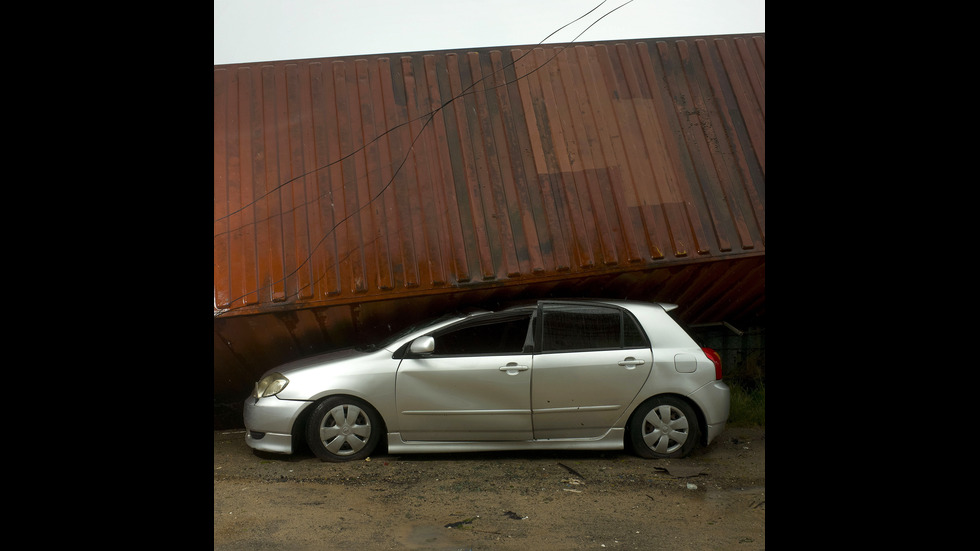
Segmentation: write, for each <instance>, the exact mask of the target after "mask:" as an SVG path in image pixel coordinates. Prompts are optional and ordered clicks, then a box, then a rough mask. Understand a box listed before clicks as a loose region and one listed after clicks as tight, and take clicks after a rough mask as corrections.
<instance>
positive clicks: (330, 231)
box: [214, 0, 633, 317]
mask: <svg viewBox="0 0 980 551" xmlns="http://www.w3.org/2000/svg"><path fill="white" fill-rule="evenodd" d="M606 1H607V0H602V2H600V3H599V4H597V5H596V6H595V7H593V8H592V9H590V10H589V11H588V12H586V13H584V14H583V15H581V16H579V17H577V18H576V19H574V20H572V21H570V22H568V23H566V24H565V25H563V26H561V27H559V28H558V29H556V30H555V31H553V32H552V33H550V34H549V35H548V36H546V37H545V38H543V39H542V40H541V41H540V42H538V43H537V44H538V45H541V44H544V42H546V41H547V40H548V39H550V38H551V37H552V36H554V35H555V34H557V33H559V32H561V31H562V30H564V29H566V28H567V27H569V26H571V25H574V24H575V23H577V22H579V21H581V20H582V19H584V18H586V17H588V16H589V15H590V14H592V13H594V12H595V11H596V10H598V9H599V8H600V7H602V6H603V5H604V4H605V3H606ZM632 2H633V0H627V1H626V2H624V3H622V4H620V5H619V6H616V7H615V8H613V9H611V10H609V11H607V12H605V13H604V14H602V15H601V16H600V17H598V18H597V19H596V20H595V21H593V22H592V23H590V24H589V25H588V26H587V27H586V28H585V29H583V30H582V31H581V32H579V33H578V34H577V35H575V37H574V38H573V39H572V40H570V41H568V43H574V42H576V41H577V40H578V39H579V38H581V37H582V35H583V34H585V33H586V32H587V31H588V30H589V29H591V28H592V27H593V26H595V25H596V24H597V23H598V22H599V21H601V20H603V19H604V18H606V17H607V16H609V15H611V14H612V13H614V12H615V11H617V10H619V9H621V8H623V7H624V6H626V5H628V4H630V3H632ZM555 49H556V51H555V52H554V53H553V54H552V55H551V56H550V57H549V58H547V59H545V60H544V61H543V62H542V63H540V64H539V65H537V66H536V67H534V68H533V69H531V70H530V71H528V72H527V73H524V74H522V75H519V76H517V77H516V78H514V79H513V80H510V81H504V82H502V83H501V84H496V85H493V86H489V87H488V86H486V85H485V84H484V86H483V87H482V88H480V89H479V90H476V89H475V87H476V86H477V85H478V84H480V83H484V82H485V81H487V79H489V78H490V77H493V76H495V75H496V74H498V73H500V72H502V71H504V70H505V69H508V68H510V67H512V66H515V65H516V64H517V63H518V62H520V61H521V60H522V59H523V58H524V57H525V56H527V55H528V54H530V53H531V52H532V51H533V50H528V51H526V52H524V53H523V54H521V55H520V56H519V57H517V58H516V59H514V60H513V61H511V62H510V63H508V64H506V65H504V66H503V67H501V68H500V69H497V70H496V71H494V72H492V73H490V74H487V75H486V76H483V77H481V78H480V79H478V80H475V81H474V82H473V83H471V84H470V85H469V86H467V87H466V88H464V89H463V90H462V91H461V92H459V93H458V94H456V95H454V96H453V97H451V98H450V99H448V100H446V101H444V102H443V103H442V104H440V105H439V106H438V107H436V108H435V109H433V110H432V111H429V112H428V113H425V114H423V115H420V116H418V117H416V118H414V119H411V120H408V121H406V122H403V123H400V124H397V125H395V126H393V127H391V128H388V129H387V130H385V131H384V132H382V133H381V134H379V135H377V136H375V137H374V138H372V139H370V140H369V141H367V142H366V143H364V144H363V145H361V146H360V147H358V148H356V149H355V150H353V151H351V152H349V153H347V154H345V155H342V156H341V157H339V158H337V159H335V160H333V161H331V162H329V163H327V164H324V165H322V166H319V167H316V168H314V169H312V170H309V171H307V172H305V173H303V174H300V175H298V176H295V177H293V178H290V179H288V180H285V181H284V182H282V183H281V184H279V185H277V186H275V187H273V188H272V189H270V190H268V191H267V192H265V193H264V194H262V195H260V196H259V197H257V198H255V199H253V200H252V201H250V202H248V203H246V204H244V205H242V206H241V207H240V208H238V209H236V210H234V211H231V212H228V213H227V214H224V215H223V216H220V217H217V218H215V220H214V221H215V223H218V222H221V221H223V220H227V219H229V218H230V217H232V216H234V215H236V214H240V213H241V212H243V211H245V210H246V209H248V208H249V207H252V206H254V205H255V204H257V203H258V202H259V201H261V200H263V199H264V198H266V197H268V196H269V195H271V194H272V193H275V192H276V191H278V190H281V189H282V188H283V187H285V186H287V185H289V184H291V183H294V182H297V181H299V180H301V179H303V178H305V177H307V176H310V175H313V174H315V173H317V172H319V171H321V170H324V169H326V168H329V167H331V166H334V165H336V164H338V163H342V162H343V161H345V160H348V159H350V158H352V157H353V156H355V155H357V154H358V153H360V152H362V151H364V150H365V149H366V148H368V147H369V146H370V145H372V144H373V143H375V142H377V141H378V140H380V139H381V138H383V137H385V136H386V135H388V134H390V133H392V132H394V131H396V130H398V129H399V128H403V127H405V126H408V125H411V124H413V123H417V122H419V121H424V122H423V123H422V127H421V128H420V129H419V131H418V132H417V133H416V134H415V136H414V137H413V138H412V140H411V143H410V145H409V147H408V148H407V150H406V153H405V155H404V156H403V157H402V159H401V161H400V162H399V164H398V166H397V167H396V168H395V170H394V172H393V173H392V175H391V177H390V178H388V181H387V183H385V184H384V185H383V186H382V187H381V189H380V190H379V191H377V192H376V193H375V194H374V195H373V196H372V197H370V198H369V199H368V201H367V202H366V203H364V204H362V205H359V206H358V207H357V208H356V209H354V210H353V211H352V212H350V213H348V214H347V215H346V216H345V217H343V218H342V219H341V220H339V221H338V222H336V223H335V224H334V225H333V227H331V228H330V229H328V230H327V231H326V232H325V233H324V235H323V236H322V237H321V238H320V240H319V241H318V242H317V243H316V244H315V245H314V246H313V247H312V248H311V250H310V253H309V254H308V255H307V256H306V258H304V259H303V260H302V261H301V262H299V263H298V264H297V265H296V267H295V268H294V269H293V271H291V272H289V273H288V274H285V275H283V276H282V277H281V278H279V279H278V280H276V281H274V282H272V283H270V284H268V285H264V286H262V287H259V288H257V289H253V290H251V291H249V292H247V293H245V294H243V295H241V296H239V297H236V298H234V299H232V300H228V301H227V302H226V303H227V304H234V303H236V302H238V301H240V300H243V299H245V298H246V297H248V296H249V295H251V294H254V293H257V292H261V291H263V290H266V289H269V288H272V287H273V286H274V285H277V284H279V283H282V282H284V281H286V280H288V279H289V278H290V277H293V276H295V275H296V274H297V273H298V272H299V271H300V270H301V269H302V268H303V267H304V266H305V265H306V264H308V263H309V262H310V260H311V259H312V258H313V255H314V253H315V251H317V250H318V249H319V248H320V247H321V246H322V245H323V243H324V242H325V241H326V239H327V238H328V237H329V236H330V235H331V234H333V233H334V232H335V231H336V230H337V229H338V228H339V227H340V226H342V225H343V224H345V223H346V222H347V221H349V220H350V219H351V218H353V217H355V216H357V215H358V214H359V213H360V212H361V211H363V210H364V209H365V208H367V207H369V206H370V205H372V204H373V203H374V202H376V201H377V200H378V199H379V198H380V197H381V196H382V195H384V194H385V192H386V191H387V190H388V189H389V188H390V187H391V186H392V185H393V184H394V182H395V179H396V177H397V176H398V174H399V173H400V172H401V170H402V169H403V168H404V166H405V164H406V163H407V162H408V160H409V158H410V157H411V155H412V152H413V151H414V148H415V146H416V144H417V143H418V140H419V139H420V138H421V136H422V135H423V133H424V132H425V130H426V129H427V128H428V127H429V125H430V123H431V122H432V121H433V119H434V118H435V116H436V115H437V114H438V113H439V112H441V111H442V110H443V109H445V108H446V107H448V106H449V105H451V104H452V103H453V102H455V101H457V100H459V99H461V98H463V97H465V96H467V95H469V94H475V93H485V92H488V91H490V90H493V89H494V88H500V87H505V86H510V85H512V84H515V83H517V82H518V81H520V80H522V79H525V78H527V77H529V76H531V75H532V74H534V73H536V72H537V71H539V70H541V69H542V68H544V67H545V66H547V65H548V64H549V63H551V62H552V61H553V60H554V59H555V58H556V57H557V56H558V55H560V54H561V53H562V52H563V51H565V49H566V48H564V47H561V46H557V47H556V48H555ZM364 177H367V175H365V176H364ZM306 204H308V203H306ZM294 208H299V206H294ZM253 223H254V222H253ZM240 229H241V227H237V228H234V229H227V230H225V231H223V232H219V233H217V234H215V236H214V238H215V239H217V238H218V237H220V236H223V235H227V234H229V233H231V232H234V231H238V230H240ZM348 254H351V253H350V252H348ZM325 276H326V274H323V275H321V276H320V277H319V278H317V279H316V280H314V281H311V282H309V283H308V284H306V285H304V286H302V287H299V288H297V289H296V291H295V293H293V294H291V295H290V296H298V295H299V293H300V292H301V291H302V290H304V289H307V288H310V287H311V286H313V285H314V284H316V283H318V282H319V281H321V280H322V278H323V277H325ZM244 307H246V306H245V305H242V306H237V307H231V308H224V309H220V308H218V305H217V298H216V297H215V305H214V308H215V310H214V315H215V317H218V316H220V315H222V314H225V313H228V312H230V311H234V310H237V309H240V308H244Z"/></svg>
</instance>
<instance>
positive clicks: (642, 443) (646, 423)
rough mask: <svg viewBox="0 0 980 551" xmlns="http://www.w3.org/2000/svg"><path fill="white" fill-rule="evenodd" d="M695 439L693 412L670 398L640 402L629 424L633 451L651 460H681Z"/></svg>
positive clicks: (691, 447) (675, 399)
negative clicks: (640, 404) (678, 458)
mask: <svg viewBox="0 0 980 551" xmlns="http://www.w3.org/2000/svg"><path fill="white" fill-rule="evenodd" d="M699 436H700V430H699V428H698V418H697V415H696V414H695V413H694V409H693V408H692V407H691V406H690V405H689V404H688V403H687V402H685V401H683V400H681V399H679V398H674V397H671V396H658V397H656V398H653V399H651V400H649V401H648V402H646V403H644V404H643V405H642V406H640V408H639V409H637V411H636V414H635V415H634V417H633V422H632V423H630V440H631V443H632V444H633V450H634V451H635V452H636V453H637V455H639V456H641V457H646V458H651V459H655V458H677V457H684V456H686V455H687V454H689V453H691V450H693V449H694V447H695V446H696V445H697V443H698V438H699Z"/></svg>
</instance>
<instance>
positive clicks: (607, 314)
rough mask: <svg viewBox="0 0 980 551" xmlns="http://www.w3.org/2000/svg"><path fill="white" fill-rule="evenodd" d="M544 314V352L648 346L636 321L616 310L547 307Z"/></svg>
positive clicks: (595, 307)
mask: <svg viewBox="0 0 980 551" xmlns="http://www.w3.org/2000/svg"><path fill="white" fill-rule="evenodd" d="M543 314H544V319H543V323H544V327H543V331H542V342H541V350H542V352H559V351H571V350H604V349H611V348H624V347H625V348H638V347H645V346H647V344H646V342H647V340H646V337H645V336H644V335H643V332H642V331H641V330H640V328H639V326H638V325H637V323H636V320H634V319H633V317H632V316H631V315H628V314H627V315H624V313H623V312H622V311H621V310H619V309H616V308H609V307H604V306H592V305H577V304H576V305H546V306H545V307H544V310H543Z"/></svg>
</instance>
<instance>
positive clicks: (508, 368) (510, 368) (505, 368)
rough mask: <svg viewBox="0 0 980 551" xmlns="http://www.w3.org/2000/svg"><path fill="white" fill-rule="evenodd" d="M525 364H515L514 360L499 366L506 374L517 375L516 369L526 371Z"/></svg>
mask: <svg viewBox="0 0 980 551" xmlns="http://www.w3.org/2000/svg"><path fill="white" fill-rule="evenodd" d="M527 369H528V368H527V366H526V365H517V363H516V362H510V363H509V364H507V365H504V366H500V370H501V371H506V372H507V374H508V375H517V372H518V371H527Z"/></svg>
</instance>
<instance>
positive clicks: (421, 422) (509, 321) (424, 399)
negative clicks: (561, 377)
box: [395, 310, 533, 441]
mask: <svg viewBox="0 0 980 551" xmlns="http://www.w3.org/2000/svg"><path fill="white" fill-rule="evenodd" d="M530 318H531V311H527V310H525V311H521V312H518V313H508V314H504V315H494V314H490V315H487V316H486V317H485V318H484V317H481V318H478V319H477V320H468V321H464V322H462V323H461V324H458V325H456V326H453V327H450V328H449V329H445V330H441V331H439V332H437V333H434V334H433V335H430V336H427V337H422V338H423V339H427V338H429V337H431V338H432V342H433V343H434V346H430V347H429V348H431V350H430V351H427V352H424V353H417V354H411V353H410V354H408V355H407V356H406V357H405V358H404V359H403V360H402V362H401V365H400V366H399V368H398V374H397V375H396V379H395V403H396V407H397V410H398V430H399V432H401V436H402V439H403V440H405V441H489V440H497V441H501V440H508V441H515V440H530V439H531V438H532V430H531V360H532V357H533V356H532V354H531V350H530V349H528V350H527V351H525V341H526V340H527V337H528V326H529V323H530Z"/></svg>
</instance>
